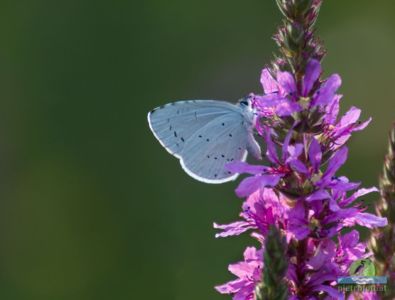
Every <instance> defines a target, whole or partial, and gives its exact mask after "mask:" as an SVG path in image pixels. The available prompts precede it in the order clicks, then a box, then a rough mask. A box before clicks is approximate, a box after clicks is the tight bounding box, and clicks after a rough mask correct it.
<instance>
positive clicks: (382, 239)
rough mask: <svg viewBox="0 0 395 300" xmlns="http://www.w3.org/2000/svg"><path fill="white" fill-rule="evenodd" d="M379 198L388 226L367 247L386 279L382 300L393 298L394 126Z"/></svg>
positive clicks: (378, 209) (394, 126)
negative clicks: (386, 283)
mask: <svg viewBox="0 0 395 300" xmlns="http://www.w3.org/2000/svg"><path fill="white" fill-rule="evenodd" d="M380 194H381V197H380V199H379V201H378V203H377V204H376V212H377V214H378V215H379V216H382V217H385V218H387V219H388V223H389V225H388V226H386V227H384V228H377V229H375V230H374V231H373V232H372V235H371V237H370V241H369V247H370V249H371V251H372V252H373V254H374V261H375V265H376V268H377V272H378V274H380V275H383V276H387V277H388V286H387V293H386V295H385V296H383V299H394V297H395V261H394V255H395V124H394V125H393V127H392V129H391V131H390V134H389V143H388V152H387V154H386V156H385V160H384V166H383V172H382V175H381V177H380Z"/></svg>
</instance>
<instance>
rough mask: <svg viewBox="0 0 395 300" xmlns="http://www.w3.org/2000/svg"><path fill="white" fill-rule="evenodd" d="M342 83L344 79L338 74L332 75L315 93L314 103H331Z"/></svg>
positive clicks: (314, 104)
mask: <svg viewBox="0 0 395 300" xmlns="http://www.w3.org/2000/svg"><path fill="white" fill-rule="evenodd" d="M341 83H342V81H341V78H340V76H339V75H338V74H333V75H331V76H330V77H329V78H328V79H327V80H326V81H325V82H324V83H323V84H322V86H321V88H320V89H319V90H318V91H317V92H316V93H315V94H314V98H313V102H312V105H313V106H316V105H327V104H329V103H331V102H332V101H333V98H334V96H335V94H336V92H337V90H338V89H339V87H340V85H341Z"/></svg>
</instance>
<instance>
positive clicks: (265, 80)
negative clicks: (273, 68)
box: [261, 68, 278, 94]
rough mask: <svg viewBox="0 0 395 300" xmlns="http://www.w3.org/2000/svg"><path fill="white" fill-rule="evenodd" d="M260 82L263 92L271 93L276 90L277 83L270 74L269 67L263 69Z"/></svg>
mask: <svg viewBox="0 0 395 300" xmlns="http://www.w3.org/2000/svg"><path fill="white" fill-rule="evenodd" d="M261 84H262V86H263V91H264V92H265V94H272V93H277V92H278V84H277V82H276V81H275V80H274V78H273V76H272V75H271V74H270V71H269V69H267V68H266V69H263V70H262V74H261Z"/></svg>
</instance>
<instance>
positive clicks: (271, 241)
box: [257, 226, 288, 300]
mask: <svg viewBox="0 0 395 300" xmlns="http://www.w3.org/2000/svg"><path fill="white" fill-rule="evenodd" d="M286 251H287V245H286V242H285V238H284V237H283V236H282V235H281V233H280V231H279V230H278V229H277V228H276V227H275V226H271V227H270V229H269V232H268V235H267V237H266V242H265V252H264V254H263V259H264V271H263V282H262V284H261V285H259V286H258V290H257V299H260V300H282V299H284V300H285V299H288V286H287V285H286V283H285V282H284V277H285V275H286V272H287V269H288V263H287V260H286V259H284V258H285V257H286Z"/></svg>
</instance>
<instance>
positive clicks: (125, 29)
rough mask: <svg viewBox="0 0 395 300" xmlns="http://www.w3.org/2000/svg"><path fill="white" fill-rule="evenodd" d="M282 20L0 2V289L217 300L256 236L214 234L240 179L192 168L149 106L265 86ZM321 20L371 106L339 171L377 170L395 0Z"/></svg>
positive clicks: (233, 211) (372, 174) (340, 4)
mask: <svg viewBox="0 0 395 300" xmlns="http://www.w3.org/2000/svg"><path fill="white" fill-rule="evenodd" d="M279 23H280V14H279V13H278V11H277V8H276V6H275V2H274V0H270V1H269V0H248V1H234V0H226V1H224V0H220V1H209V0H199V1H198V0H187V1H186V0H183V1H181V0H173V1H162V0H148V1H133V0H129V1H127V0H125V1H121V0H114V1H102V0H95V1H93V0H92V1H89V0H85V1H81V0H68V1H60V0H58V1H56V0H55V1H54V0H35V1H30V0H12V1H7V0H4V1H1V3H0V42H1V45H0V197H1V198H0V299H6V300H14V299H16V300H32V299H34V300H35V299H38V300H63V299H64V300H71V299H73V300H90V299H92V300H93V299H94V300H99V299H106V300H108V299H115V300H121V299H122V300H126V299H163V300H165V299H166V300H178V299H179V300H181V299H189V300H202V299H226V297H223V296H220V295H217V293H216V292H215V291H214V289H213V286H214V285H215V284H218V283H222V282H224V281H227V280H229V279H230V278H232V276H231V275H230V274H228V272H227V270H226V268H227V264H228V263H230V262H234V261H237V260H239V259H240V258H241V253H242V251H243V248H244V247H245V246H246V245H253V244H254V241H253V240H252V239H250V238H248V237H242V238H233V239H226V240H215V239H214V233H215V232H214V230H213V229H212V222H213V221H218V222H228V221H231V220H234V219H236V217H237V214H238V212H239V209H240V205H241V200H240V199H237V197H236V196H235V195H234V193H233V190H234V188H235V186H236V184H237V183H236V182H233V183H228V184H223V185H206V184H202V183H199V182H196V181H194V180H193V179H191V178H189V177H188V176H186V174H185V173H184V172H183V171H182V170H181V168H180V167H179V164H178V162H177V160H176V159H174V158H173V157H171V156H169V155H168V153H167V152H166V151H164V150H163V149H162V148H161V146H160V145H159V143H158V142H157V141H156V140H155V139H154V137H153V136H152V134H151V133H150V131H149V129H148V125H147V121H146V114H147V112H148V111H149V110H151V109H152V108H154V107H155V106H158V105H161V104H164V103H167V102H170V101H173V100H177V99H188V98H195V99H198V98H201V99H206V98H209V99H226V100H229V101H236V100H237V99H239V98H240V97H242V96H244V95H246V94H248V93H249V92H253V91H255V92H259V91H260V90H261V87H260V86H259V75H260V70H261V68H262V67H263V66H264V65H265V64H267V63H268V62H269V61H270V60H271V58H272V53H273V52H274V51H275V46H274V42H273V41H272V40H271V35H272V33H273V32H274V31H275V29H276V26H277V25H278V24H279ZM317 33H318V34H319V35H320V36H321V38H322V39H323V40H324V41H325V44H326V46H327V49H328V51H329V54H328V56H327V58H326V60H325V62H324V66H325V68H326V74H330V73H332V72H339V73H340V74H341V75H342V77H343V81H344V85H343V87H342V89H341V92H342V93H343V94H344V95H345V97H344V99H343V109H346V108H348V107H350V106H351V105H355V106H359V107H361V108H362V109H363V111H364V118H367V117H368V116H372V117H373V118H374V121H373V123H372V124H371V126H370V127H369V128H368V129H366V130H365V131H364V132H362V133H358V134H356V135H355V136H354V138H353V140H352V142H351V144H350V148H351V149H350V159H349V161H348V163H347V165H346V166H345V167H343V169H342V173H343V174H346V175H348V176H350V177H351V178H352V179H353V180H361V181H363V182H364V184H365V186H371V185H374V184H376V182H377V177H378V175H379V172H380V169H381V163H382V158H383V155H384V153H385V147H386V135H387V131H388V129H389V128H390V126H391V123H392V121H393V120H395V105H394V103H395V94H394V87H395V57H394V49H395V2H394V1H392V0H376V1H373V2H372V1H368V0H359V1H341V0H337V1H334V0H332V1H326V3H324V6H323V9H322V12H321V16H320V18H319V21H318V23H317ZM374 199H375V197H371V198H370V201H374Z"/></svg>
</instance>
